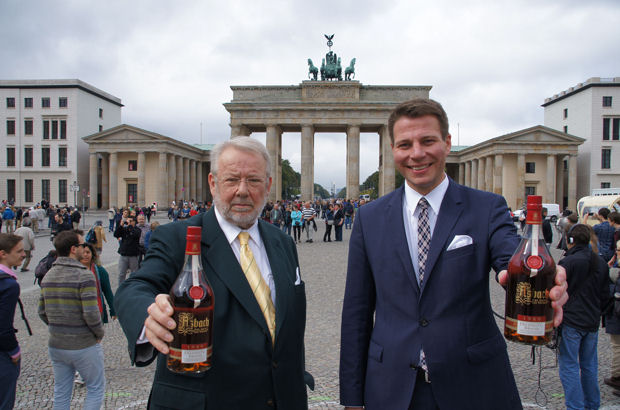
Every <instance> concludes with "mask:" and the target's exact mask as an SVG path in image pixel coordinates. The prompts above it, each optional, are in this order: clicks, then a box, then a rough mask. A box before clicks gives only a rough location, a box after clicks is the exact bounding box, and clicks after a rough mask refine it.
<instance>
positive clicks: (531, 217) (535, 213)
mask: <svg viewBox="0 0 620 410" xmlns="http://www.w3.org/2000/svg"><path fill="white" fill-rule="evenodd" d="M525 223H527V224H531V225H534V224H540V223H542V196H540V195H528V197H527V216H526V218H525Z"/></svg>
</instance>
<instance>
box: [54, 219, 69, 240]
mask: <svg viewBox="0 0 620 410" xmlns="http://www.w3.org/2000/svg"><path fill="white" fill-rule="evenodd" d="M71 229H72V228H71V224H70V223H69V222H68V221H67V220H65V219H63V217H62V213H59V214H56V215H55V216H54V223H53V224H52V230H51V232H50V240H52V241H53V240H54V238H55V237H56V235H58V234H59V233H60V232H63V231H69V230H71Z"/></svg>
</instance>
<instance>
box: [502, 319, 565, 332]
mask: <svg viewBox="0 0 620 410" xmlns="http://www.w3.org/2000/svg"><path fill="white" fill-rule="evenodd" d="M506 327H507V328H508V329H510V330H513V331H514V330H516V331H517V333H518V334H520V335H522V336H544V335H545V333H546V332H549V331H550V330H551V329H552V328H553V321H552V320H549V321H546V320H545V317H544V316H527V315H517V318H516V319H514V318H511V317H506Z"/></svg>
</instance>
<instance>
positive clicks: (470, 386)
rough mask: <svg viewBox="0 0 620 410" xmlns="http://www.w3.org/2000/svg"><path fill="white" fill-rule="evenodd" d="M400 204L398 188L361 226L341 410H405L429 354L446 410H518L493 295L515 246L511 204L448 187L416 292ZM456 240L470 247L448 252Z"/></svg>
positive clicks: (354, 241) (356, 236) (361, 216)
mask: <svg viewBox="0 0 620 410" xmlns="http://www.w3.org/2000/svg"><path fill="white" fill-rule="evenodd" d="M403 195H404V187H401V188H400V189H397V190H396V191H394V192H392V193H390V194H389V195H386V196H384V197H382V198H380V199H378V200H376V201H373V202H371V203H369V204H367V205H365V206H363V207H362V208H360V210H359V212H358V215H357V217H356V218H355V226H354V228H353V232H352V235H351V242H350V248H349V263H348V273H347V282H346V291H345V298H344V306H343V312H342V341H341V356H340V397H341V402H342V404H344V405H350V406H353V405H365V406H366V408H367V409H382V410H385V409H406V408H408V406H409V404H410V401H411V398H412V395H413V389H414V386H415V381H416V374H417V372H416V366H417V365H418V362H419V354H420V348H421V347H422V346H423V347H424V352H425V354H426V362H427V364H428V368H429V373H430V380H431V383H432V388H433V393H434V395H435V397H436V400H437V403H438V404H439V407H440V408H441V409H478V410H479V409H498V408H501V409H512V408H521V403H520V399H519V394H518V391H517V388H516V384H515V381H514V377H513V374H512V370H511V368H510V363H509V361H508V354H507V351H506V343H505V341H504V338H503V336H502V334H501V333H500V331H499V329H498V327H497V325H496V323H495V320H494V318H493V313H492V310H491V301H490V295H489V271H490V269H491V268H493V269H494V270H495V271H496V272H499V271H500V270H502V269H505V268H506V266H507V264H508V261H509V260H510V257H511V255H512V253H513V252H514V250H515V249H516V247H517V245H518V242H519V238H518V236H517V233H516V229H515V226H514V224H513V223H512V221H511V220H510V216H509V212H508V208H507V205H506V201H505V200H504V198H503V197H501V196H499V195H495V194H492V193H488V192H483V191H478V190H474V189H471V188H467V187H464V186H461V185H458V184H456V183H455V182H454V181H452V180H450V181H449V187H448V190H447V192H446V194H445V196H444V199H443V202H442V203H441V208H440V210H439V214H438V217H437V223H436V225H435V230H434V232H433V237H432V241H431V247H430V251H429V255H428V259H427V262H426V272H427V273H426V276H425V280H424V284H423V288H422V289H420V288H419V286H418V283H417V281H416V278H415V276H414V275H415V272H414V268H413V264H412V261H411V256H410V253H409V248H408V246H407V238H406V234H405V229H404V224H403ZM455 235H469V236H470V237H471V238H472V240H473V243H472V244H470V245H466V246H463V247H460V248H457V249H453V250H450V251H448V250H447V248H448V246H449V245H450V243H451V241H452V240H453V239H454V237H455Z"/></svg>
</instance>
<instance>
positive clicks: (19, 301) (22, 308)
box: [0, 271, 32, 336]
mask: <svg viewBox="0 0 620 410" xmlns="http://www.w3.org/2000/svg"><path fill="white" fill-rule="evenodd" d="M5 278H12V276H11V275H9V274H8V273H4V272H1V271H0V279H5ZM17 304H18V305H19V310H20V311H21V312H22V319H23V321H24V323H25V324H26V329H27V330H28V334H29V335H30V336H32V329H31V328H30V323H28V318H27V317H26V313H25V312H24V304H23V303H22V300H21V299H20V298H19V297H18V298H17ZM15 332H17V329H15Z"/></svg>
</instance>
